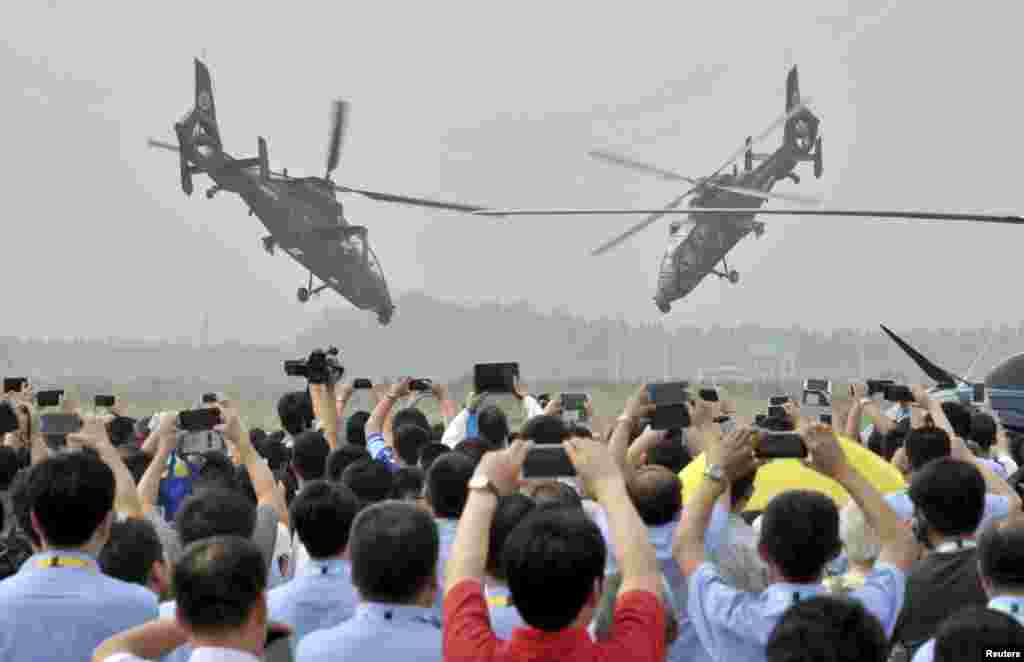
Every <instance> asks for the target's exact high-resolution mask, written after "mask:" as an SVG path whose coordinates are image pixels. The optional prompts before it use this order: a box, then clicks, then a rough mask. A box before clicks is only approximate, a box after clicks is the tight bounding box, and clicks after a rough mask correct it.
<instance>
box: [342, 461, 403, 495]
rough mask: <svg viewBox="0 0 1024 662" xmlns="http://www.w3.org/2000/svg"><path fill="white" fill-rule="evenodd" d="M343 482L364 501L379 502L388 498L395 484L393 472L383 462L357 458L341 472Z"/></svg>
mask: <svg viewBox="0 0 1024 662" xmlns="http://www.w3.org/2000/svg"><path fill="white" fill-rule="evenodd" d="M341 482H342V484H343V485H346V486H348V488H349V489H350V490H352V491H353V492H355V495H356V496H357V497H359V498H360V500H362V501H363V502H364V503H377V502H378V501H383V500H384V499H387V498H388V495H390V494H391V488H392V486H393V482H392V478H391V472H390V471H389V470H388V468H387V466H386V465H385V464H384V463H383V462H378V461H377V460H373V459H365V460H357V461H355V462H353V463H352V464H350V465H349V466H348V467H347V468H346V469H345V471H343V472H342V474H341Z"/></svg>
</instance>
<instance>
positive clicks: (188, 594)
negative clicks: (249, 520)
mask: <svg viewBox="0 0 1024 662" xmlns="http://www.w3.org/2000/svg"><path fill="white" fill-rule="evenodd" d="M173 586H174V597H175V600H176V602H177V610H176V618H177V620H178V622H179V623H180V624H181V625H182V627H184V628H185V629H186V630H187V631H189V632H190V633H191V634H192V636H193V637H201V638H204V639H207V640H209V639H213V640H217V639H229V638H230V639H237V638H238V637H239V635H241V637H242V638H243V640H244V639H250V640H251V639H256V641H260V639H257V638H263V637H265V636H266V627H267V603H266V589H267V564H266V562H265V561H264V560H263V554H262V552H260V548H259V547H258V546H257V545H256V544H255V543H253V542H252V541H250V540H249V539H247V538H242V537H238V536H216V537H213V538H207V539H205V540H201V541H199V542H195V543H192V544H190V545H188V546H187V547H186V548H185V551H184V553H183V554H182V556H181V559H180V560H179V561H178V563H177V564H176V565H175V566H174V577H173Z"/></svg>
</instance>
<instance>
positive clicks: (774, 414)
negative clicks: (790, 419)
mask: <svg viewBox="0 0 1024 662" xmlns="http://www.w3.org/2000/svg"><path fill="white" fill-rule="evenodd" d="M785 417H786V408H785V407H783V406H782V405H772V406H771V407H768V418H785Z"/></svg>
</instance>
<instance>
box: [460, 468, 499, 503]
mask: <svg viewBox="0 0 1024 662" xmlns="http://www.w3.org/2000/svg"><path fill="white" fill-rule="evenodd" d="M467 487H469V489H471V490H484V491H485V492H490V493H491V494H493V495H494V497H495V498H497V499H500V498H501V493H500V492H498V488H497V487H496V486H495V485H494V482H493V481H492V480H491V479H490V478H488V477H487V476H485V475H484V474H476V475H474V476H473V477H472V478H470V479H469V484H468V485H467Z"/></svg>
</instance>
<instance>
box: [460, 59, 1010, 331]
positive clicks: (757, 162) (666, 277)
mask: <svg viewBox="0 0 1024 662" xmlns="http://www.w3.org/2000/svg"><path fill="white" fill-rule="evenodd" d="M785 94H786V106H785V113H784V114H783V115H781V116H780V117H779V118H777V119H776V120H775V121H773V122H772V123H771V124H770V125H769V126H768V127H767V128H766V129H765V130H764V131H762V132H761V133H760V134H758V135H757V137H752V136H748V137H747V139H746V140H745V141H744V143H743V145H742V146H740V147H739V149H737V150H736V151H734V152H733V153H732V154H730V155H729V157H728V158H727V159H725V160H724V161H723V162H722V164H721V165H720V166H719V167H718V168H717V169H716V170H714V171H713V172H712V173H711V174H710V175H708V176H706V177H700V178H694V177H687V176H685V175H682V174H679V173H677V172H674V171H672V170H667V169H664V168H660V167H658V166H654V165H650V164H647V163H642V162H640V161H636V160H634V159H632V158H629V157H625V156H622V155H619V154H615V153H612V152H608V151H605V150H594V151H591V152H590V153H589V155H590V156H591V157H593V158H596V159H601V160H603V161H606V162H609V163H612V164H615V165H619V166H624V167H626V168H630V169H633V170H637V171H641V172H645V173H647V174H653V175H656V176H657V177H659V178H660V179H663V180H667V181H673V182H685V183H686V184H688V185H689V186H690V188H688V189H687V190H686V191H685V192H684V193H682V194H681V195H679V196H677V197H676V198H674V199H673V200H672V201H671V202H669V203H668V204H667V205H666V206H665V207H664V208H661V209H501V210H483V211H479V212H474V213H476V214H478V215H482V216H575V215H613V214H614V215H619V214H625V215H633V214H636V215H646V216H647V218H645V219H644V220H643V221H641V222H640V223H637V224H636V225H633V226H632V227H630V228H629V229H628V230H626V231H625V232H623V233H622V234H620V235H618V236H617V237H615V238H613V239H611V240H609V241H607V242H605V243H604V244H602V245H601V246H600V247H598V248H596V249H594V250H593V251H592V252H591V254H592V255H602V254H604V253H607V252H608V251H610V250H611V249H613V248H615V247H616V246H619V245H620V244H622V243H623V242H624V241H626V240H627V239H629V238H630V237H632V236H633V235H635V234H637V233H638V232H641V231H642V230H645V229H647V228H648V227H649V226H651V225H652V224H653V223H654V222H655V221H657V220H659V219H661V218H663V217H665V216H678V215H686V216H687V218H686V220H673V222H672V223H671V224H670V226H669V236H668V246H667V248H666V249H665V252H664V254H663V255H662V258H661V263H660V266H659V271H658V284H657V288H656V291H655V295H654V303H655V305H656V306H657V307H658V310H660V311H661V312H662V313H663V314H668V313H669V312H670V311H671V309H672V303H673V302H675V301H678V300H681V299H683V298H685V297H686V296H687V295H689V294H690V293H691V292H692V291H693V290H694V289H695V288H696V287H697V285H699V284H700V283H701V281H703V280H704V278H705V277H707V276H708V275H714V276H718V277H719V278H721V279H724V280H727V281H728V282H729V283H731V284H733V285H736V284H737V283H739V279H740V275H739V272H738V271H736V270H735V269H730V268H729V264H728V262H727V261H726V257H727V255H728V253H729V252H730V251H731V250H732V249H733V248H734V247H735V246H736V244H738V243H739V241H740V240H741V239H743V238H744V237H746V236H747V235H749V234H751V233H753V234H754V236H755V237H761V236H763V235H764V232H765V224H764V223H763V222H761V221H758V220H756V216H757V215H760V214H764V215H782V214H786V215H794V216H807V215H814V216H852V217H874V218H902V219H918V220H963V221H980V222H988V223H1009V224H1021V223H1024V218H1021V217H1019V216H995V215H986V214H946V213H932V212H924V211H868V210H838V209H822V208H820V205H821V202H822V201H821V200H820V199H819V198H816V197H809V196H801V195H796V194H782V193H773V192H772V190H771V189H772V187H773V186H775V184H776V183H777V182H779V181H782V180H790V181H792V182H793V183H795V184H799V183H800V176H799V175H797V174H796V172H794V171H795V169H796V168H797V166H798V165H799V164H801V163H807V162H809V163H812V164H813V173H814V176H815V177H816V178H820V177H821V176H822V174H823V172H824V164H823V157H822V154H823V152H822V137H821V133H820V124H821V122H820V120H819V119H818V117H817V116H815V115H814V113H813V112H812V111H811V110H810V108H809V104H810V101H811V100H810V99H807V98H802V97H801V96H800V85H799V77H798V73H797V68H796V67H795V66H794V67H792V68H791V69H790V70H789V73H788V74H787V76H786V93H785ZM780 127H782V128H783V138H782V145H781V146H780V147H779V148H778V149H777V150H776V151H775V152H773V153H771V154H764V153H757V152H755V151H754V148H755V146H757V145H759V144H760V143H761V142H763V141H764V140H765V139H766V138H768V137H769V136H770V135H772V134H773V133H774V132H775V131H776V130H778V129H779V128H780ZM740 157H743V159H744V169H743V172H742V173H741V172H739V171H738V169H737V166H736V161H737V160H738V159H739V158H740ZM730 164H732V166H733V169H732V172H731V173H729V172H723V171H725V169H726V168H727V167H728V166H729V165H730ZM691 196H692V197H691ZM687 198H690V201H689V205H688V207H685V208H683V209H680V208H679V207H680V205H682V204H683V201H684V200H686V199H687ZM770 200H781V201H784V202H790V203H796V204H800V205H809V206H813V207H816V208H814V209H762V208H761V207H762V205H764V203H765V202H767V201H770ZM719 263H721V265H722V266H721V268H719V267H718V264H719Z"/></svg>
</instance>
